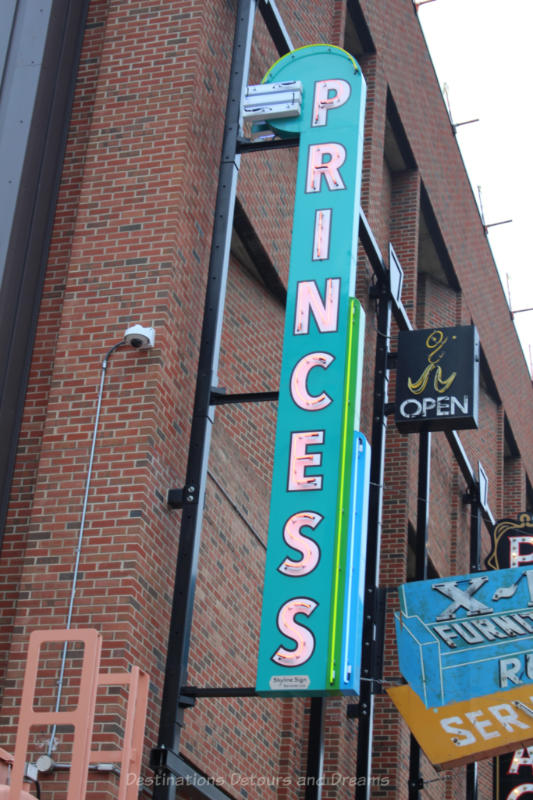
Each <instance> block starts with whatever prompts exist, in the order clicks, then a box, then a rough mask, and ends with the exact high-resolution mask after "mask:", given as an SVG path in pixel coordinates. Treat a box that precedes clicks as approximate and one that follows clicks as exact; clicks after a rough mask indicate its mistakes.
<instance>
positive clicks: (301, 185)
mask: <svg viewBox="0 0 533 800" xmlns="http://www.w3.org/2000/svg"><path fill="white" fill-rule="evenodd" d="M288 80H298V81H301V82H302V85H303V102H302V110H301V114H300V116H299V117H294V118H291V119H282V120H271V121H270V125H271V126H272V127H273V128H274V129H275V130H276V131H278V132H279V133H280V134H281V135H282V136H283V135H288V134H294V133H299V134H300V148H299V159H298V170H297V178H296V198H295V206H294V226H293V239H292V248H291V261H290V270H289V283H288V292H287V313H286V319H285V331H284V340H283V359H282V367H281V379H280V397H279V406H278V421H277V430H276V446H275V455H274V470H273V478H272V496H271V508H270V522H269V535H268V548H267V559H266V571H265V588H264V594H263V615H262V624H261V639H260V645H259V660H258V673H257V691H258V692H260V693H262V694H312V695H321V694H328V693H341V692H345V693H354V692H357V691H358V688H359V673H360V648H361V618H362V600H363V588H364V587H363V580H364V562H365V553H366V518H367V510H368V509H367V502H368V483H369V478H368V469H369V448H368V445H367V443H366V440H365V439H364V436H363V435H362V434H360V433H358V432H357V431H356V428H358V426H359V407H360V393H361V371H362V356H363V353H362V347H363V340H364V315H363V312H362V309H361V306H360V305H359V302H358V301H357V300H356V299H355V266H356V254H357V234H358V222H359V203H360V190H361V161H362V142H363V122H364V102H365V93H366V87H365V83H364V79H363V77H362V75H361V72H360V69H359V67H358V65H357V63H356V62H355V61H354V59H353V58H352V57H351V56H350V55H349V54H348V53H346V52H345V51H344V50H341V49H340V48H337V47H333V46H329V45H314V46H311V47H304V48H301V49H299V50H296V51H294V52H292V53H289V54H288V55H286V56H284V57H283V58H282V59H280V61H278V62H277V63H276V64H275V65H274V66H273V67H272V69H271V70H270V71H269V72H268V74H267V76H266V77H265V81H268V82H274V81H288Z"/></svg>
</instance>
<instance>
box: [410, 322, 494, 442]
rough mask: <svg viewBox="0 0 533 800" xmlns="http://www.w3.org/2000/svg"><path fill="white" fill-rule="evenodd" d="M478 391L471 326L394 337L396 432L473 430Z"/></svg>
mask: <svg viewBox="0 0 533 800" xmlns="http://www.w3.org/2000/svg"><path fill="white" fill-rule="evenodd" d="M478 386H479V339H478V335H477V331H476V329H475V327H474V326H473V325H470V326H463V327H457V328H430V329H428V330H422V331H401V332H400V334H399V340H398V368H397V374H396V403H395V406H396V424H397V426H398V428H399V430H400V431H402V432H404V433H412V432H416V431H421V430H428V431H451V430H459V429H464V428H477V416H478Z"/></svg>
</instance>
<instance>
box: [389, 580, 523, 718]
mask: <svg viewBox="0 0 533 800" xmlns="http://www.w3.org/2000/svg"><path fill="white" fill-rule="evenodd" d="M399 592H400V608H401V610H400V613H399V614H396V636H397V640H398V653H399V661H400V671H401V673H402V675H403V676H404V678H405V679H406V680H407V682H408V683H409V685H410V686H411V688H412V689H413V690H414V691H415V692H416V693H417V694H418V695H419V697H420V698H421V699H422V700H423V702H424V703H425V705H426V707H428V708H429V707H435V706H443V705H448V704H449V703H455V702H459V701H462V700H471V699H473V698H476V697H481V696H483V695H487V694H492V693H494V692H501V691H505V690H506V689H512V688H516V687H517V686H521V685H523V684H532V683H533V569H523V568H522V569H521V568H519V567H512V568H510V569H501V570H494V571H491V572H483V573H481V572H476V573H474V574H472V575H460V576H458V577H454V578H443V579H439V580H430V581H416V582H413V583H406V584H404V585H403V586H401V587H400V589H399Z"/></svg>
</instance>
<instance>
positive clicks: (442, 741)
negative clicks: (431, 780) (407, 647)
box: [387, 685, 533, 767]
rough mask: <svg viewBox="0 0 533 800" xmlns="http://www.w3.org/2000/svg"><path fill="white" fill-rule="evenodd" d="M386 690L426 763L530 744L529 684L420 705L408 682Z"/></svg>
mask: <svg viewBox="0 0 533 800" xmlns="http://www.w3.org/2000/svg"><path fill="white" fill-rule="evenodd" d="M387 694H388V695H389V696H390V697H391V698H392V701H393V703H394V705H395V706H396V708H397V709H398V711H399V712H400V714H401V715H402V717H403V718H404V720H405V721H406V723H407V725H408V726H409V728H410V730H411V732H412V734H413V736H414V737H415V738H416V740H417V741H418V743H419V745H420V747H421V748H422V750H423V751H424V753H425V754H426V755H427V757H428V758H429V760H430V761H431V763H432V764H435V765H436V766H439V767H450V766H454V767H456V766H458V765H459V764H466V763H468V762H470V761H479V760H481V759H484V758H490V757H491V756H497V755H499V754H500V753H507V752H509V751H510V750H514V749H516V748H518V747H528V746H530V745H532V744H533V686H531V685H530V686H519V687H516V688H513V689H507V690H506V691H504V692H496V693H495V694H489V695H485V696H484V697H477V698H474V699H473V700H464V701H462V702H460V703H452V704H450V705H448V706H440V707H438V708H426V706H425V705H424V703H423V702H422V700H421V699H420V698H419V696H418V695H417V694H416V692H414V691H413V690H412V689H411V687H410V686H407V685H406V686H395V687H394V688H392V689H387Z"/></svg>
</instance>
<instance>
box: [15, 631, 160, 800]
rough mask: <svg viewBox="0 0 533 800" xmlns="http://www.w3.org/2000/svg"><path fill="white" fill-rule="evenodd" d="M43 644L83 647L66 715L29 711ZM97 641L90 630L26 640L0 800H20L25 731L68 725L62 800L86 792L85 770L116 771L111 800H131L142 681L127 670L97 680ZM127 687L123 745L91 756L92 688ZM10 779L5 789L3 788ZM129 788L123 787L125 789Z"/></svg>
mask: <svg viewBox="0 0 533 800" xmlns="http://www.w3.org/2000/svg"><path fill="white" fill-rule="evenodd" d="M45 642H62V643H66V642H82V643H83V644H84V653H83V661H82V668H81V677H80V688H79V696H78V704H77V706H76V708H75V709H69V710H68V711H44V712H43V711H35V709H34V708H33V703H34V697H35V689H36V683H37V672H38V667H39V658H40V652H41V647H42V645H43V644H44V643H45ZM101 649H102V637H101V636H100V634H99V633H98V632H97V631H95V630H90V629H87V630H57V631H50V630H44V631H34V632H33V633H32V634H31V635H30V642H29V649H28V656H27V662H26V672H25V676H24V686H23V689H22V701H21V708H20V718H19V725H18V731H17V740H16V744H15V757H14V759H13V757H12V756H11V755H10V754H9V753H7V752H6V751H5V750H2V749H1V748H0V783H2V784H4V785H1V786H0V800H4V798H5V800H26V798H31V799H32V800H33V796H32V795H31V794H28V793H27V792H26V791H25V789H26V785H25V784H24V765H25V761H26V754H27V750H28V739H29V733H30V729H31V728H32V727H34V726H41V725H71V726H72V727H73V728H74V741H73V745H72V764H71V769H70V775H69V783H68V792H67V800H82V799H83V798H84V797H85V795H86V791H87V778H88V770H89V764H91V763H95V762H112V763H119V764H120V765H121V774H120V782H119V788H118V798H117V800H136V798H137V796H138V791H139V789H138V777H139V773H140V767H141V758H142V746H143V737H144V723H145V719H146V707H147V703H148V675H147V674H146V673H145V672H143V671H142V670H140V669H139V667H133V668H132V671H131V672H112V673H109V674H99V666H100V654H101ZM121 685H124V686H129V693H128V702H127V712H126V725H125V729H124V741H123V746H122V748H121V749H114V750H91V739H92V734H93V725H94V713H95V705H96V692H97V689H98V686H121ZM9 767H11V773H10V778H11V781H10V785H9V786H6V785H5V782H6V781H7V778H8V775H9ZM128 784H129V785H128Z"/></svg>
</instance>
